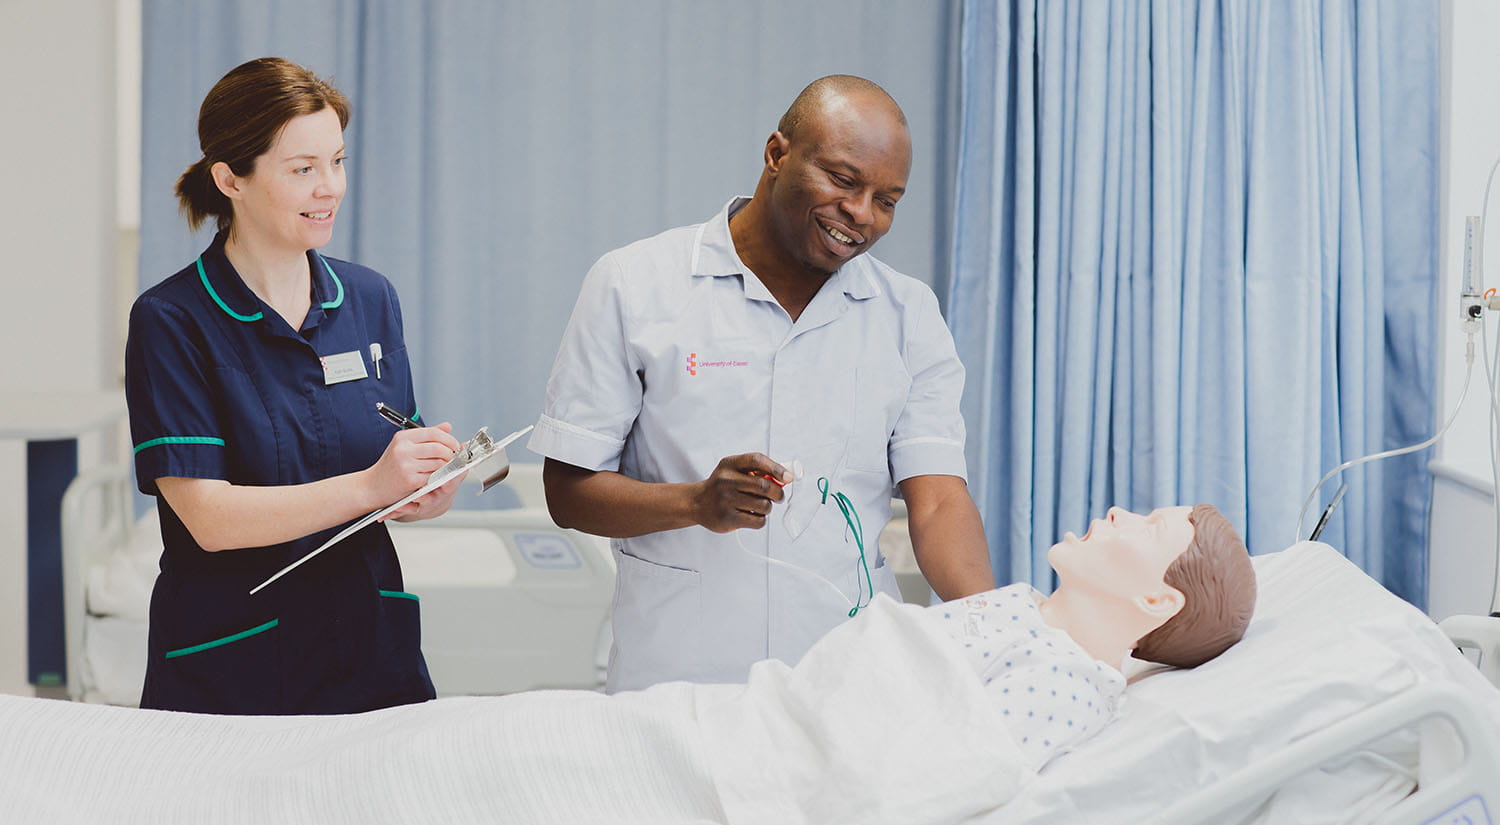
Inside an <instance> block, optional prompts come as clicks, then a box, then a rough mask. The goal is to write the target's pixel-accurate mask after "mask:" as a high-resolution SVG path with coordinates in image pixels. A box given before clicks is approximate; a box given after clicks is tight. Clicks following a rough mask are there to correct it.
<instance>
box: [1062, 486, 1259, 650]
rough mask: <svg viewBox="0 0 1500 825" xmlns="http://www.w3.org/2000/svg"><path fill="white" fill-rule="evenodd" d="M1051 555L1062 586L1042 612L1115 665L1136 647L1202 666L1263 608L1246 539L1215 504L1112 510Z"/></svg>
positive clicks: (1240, 633)
mask: <svg viewBox="0 0 1500 825" xmlns="http://www.w3.org/2000/svg"><path fill="white" fill-rule="evenodd" d="M1048 560H1049V561H1050V562H1051V563H1052V567H1053V568H1054V569H1055V570H1056V571H1057V575H1058V581H1059V584H1058V588H1057V591H1056V592H1055V593H1054V594H1053V595H1052V596H1051V597H1050V598H1048V599H1047V600H1046V602H1044V603H1043V605H1042V611H1043V616H1044V617H1045V618H1046V619H1047V621H1048V622H1049V623H1050V624H1052V625H1054V626H1056V627H1060V628H1061V629H1063V630H1065V631H1067V632H1068V633H1069V635H1071V636H1073V638H1074V639H1076V640H1078V642H1079V644H1081V645H1082V646H1083V647H1084V649H1085V650H1087V651H1088V652H1089V653H1090V654H1091V655H1093V656H1095V657H1096V658H1099V659H1100V660H1102V661H1105V662H1108V663H1110V664H1115V665H1118V664H1119V663H1120V662H1121V661H1122V660H1123V659H1124V655H1125V653H1126V652H1129V651H1131V650H1133V651H1134V655H1135V656H1136V658H1139V659H1145V660H1148V661H1154V662H1160V663H1163V664H1169V665H1173V666H1176V667H1194V666H1196V665H1199V664H1202V663H1203V662H1206V661H1208V660H1210V659H1212V658H1214V657H1215V656H1217V655H1219V654H1220V653H1222V652H1224V651H1225V650H1226V649H1228V648H1229V646H1230V645H1233V644H1234V643H1235V642H1237V641H1239V639H1240V638H1241V637H1242V636H1243V635H1244V632H1245V627H1246V626H1247V625H1248V624H1249V621H1250V615H1251V613H1252V612H1253V611H1254V607H1255V572H1254V570H1253V569H1252V567H1251V564H1250V556H1249V553H1248V551H1247V550H1246V548H1245V545H1244V542H1242V541H1240V538H1239V536H1238V534H1236V533H1235V531H1234V527H1233V525H1231V524H1230V523H1229V520H1228V519H1226V518H1224V516H1223V514H1222V513H1220V512H1219V511H1218V509H1217V508H1215V507H1213V506H1212V505H1208V504H1200V505H1198V506H1197V507H1163V508H1159V509H1157V510H1153V511H1151V512H1150V513H1148V514H1146V515H1144V516H1141V515H1137V514H1135V513H1131V512H1129V511H1127V510H1122V509H1120V508H1111V509H1110V511H1109V513H1108V515H1107V516H1106V517H1105V518H1103V519H1099V520H1096V521H1095V522H1093V524H1092V525H1090V527H1089V531H1088V532H1087V533H1086V534H1084V536H1083V537H1082V538H1079V537H1077V536H1075V535H1073V534H1072V533H1068V534H1066V535H1065V536H1064V537H1063V540H1062V541H1060V542H1058V543H1057V544H1055V545H1053V547H1052V550H1051V552H1050V553H1049V554H1048Z"/></svg>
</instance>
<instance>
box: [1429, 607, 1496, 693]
mask: <svg viewBox="0 0 1500 825" xmlns="http://www.w3.org/2000/svg"><path fill="white" fill-rule="evenodd" d="M1438 627H1439V628H1440V629H1441V630H1442V631H1443V632H1444V633H1446V634H1448V638H1449V639H1452V640H1453V643H1454V644H1456V645H1458V646H1459V647H1460V648H1464V649H1468V650H1477V651H1479V672H1480V673H1482V674H1484V678H1486V679H1489V680H1490V684H1492V685H1494V686H1496V687H1500V618H1496V617H1495V616H1449V617H1448V618H1446V619H1444V620H1442V621H1441V622H1438Z"/></svg>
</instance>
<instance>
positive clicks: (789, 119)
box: [776, 74, 907, 140]
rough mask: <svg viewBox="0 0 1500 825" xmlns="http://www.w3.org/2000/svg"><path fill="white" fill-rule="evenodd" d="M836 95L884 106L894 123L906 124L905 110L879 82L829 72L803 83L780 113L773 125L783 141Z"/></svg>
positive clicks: (793, 136)
mask: <svg viewBox="0 0 1500 825" xmlns="http://www.w3.org/2000/svg"><path fill="white" fill-rule="evenodd" d="M839 98H861V102H874V103H876V104H877V105H882V106H885V107H886V108H888V109H889V111H890V113H891V114H892V115H894V116H895V118H896V120H897V122H899V123H900V124H901V125H902V126H906V125H907V124H906V113H905V112H903V111H901V107H900V106H899V105H897V103H896V100H895V98H893V97H891V96H890V93H888V92H887V91H886V90H885V89H882V88H881V87H880V84H878V83H874V82H872V81H869V80H866V79H864V78H863V77H856V76H854V75H852V74H831V75H828V76H827V77H820V78H818V79H817V80H814V81H813V82H811V83H809V84H807V88H805V89H803V90H802V91H801V93H799V94H798V95H797V99H796V100H793V101H792V105H791V106H789V107H788V108H787V110H786V114H784V115H782V116H781V122H780V123H778V124H777V125H776V130H777V131H778V132H781V134H783V135H785V136H786V139H787V140H793V139H795V137H796V133H797V129H798V127H800V126H801V125H802V124H804V123H806V122H808V121H809V120H812V119H815V118H817V117H818V116H819V115H820V114H821V113H822V112H824V111H825V110H826V109H827V108H828V107H829V105H830V104H831V103H832V102H833V101H834V100H836V99H839Z"/></svg>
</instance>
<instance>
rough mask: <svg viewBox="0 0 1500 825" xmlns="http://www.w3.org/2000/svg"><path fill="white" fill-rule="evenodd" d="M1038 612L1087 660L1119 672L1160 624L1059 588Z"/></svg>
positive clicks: (1133, 610) (1132, 610)
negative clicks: (1076, 645) (1137, 644)
mask: <svg viewBox="0 0 1500 825" xmlns="http://www.w3.org/2000/svg"><path fill="white" fill-rule="evenodd" d="M1037 607H1038V609H1039V610H1040V611H1041V613H1042V619H1043V620H1045V621H1046V622H1047V624H1049V625H1051V626H1053V627H1055V628H1057V629H1059V630H1062V631H1064V632H1065V633H1067V634H1068V635H1069V636H1071V637H1073V640H1074V641H1075V642H1078V646H1079V647H1082V648H1083V649H1084V651H1085V652H1086V653H1088V654H1089V655H1090V656H1092V657H1094V658H1095V659H1098V660H1099V661H1101V662H1103V663H1105V664H1107V665H1109V666H1110V667H1113V668H1115V669H1116V670H1119V669H1121V668H1122V667H1123V666H1124V664H1125V657H1126V655H1128V654H1129V653H1130V651H1131V650H1133V649H1134V648H1135V645H1136V643H1137V642H1139V641H1140V639H1141V637H1142V636H1144V635H1146V634H1147V633H1150V632H1151V631H1152V630H1155V629H1156V627H1157V625H1159V624H1160V623H1159V622H1156V621H1155V620H1153V619H1152V618H1150V617H1147V616H1146V615H1144V614H1142V613H1141V612H1140V611H1139V610H1138V609H1137V608H1135V607H1134V606H1133V605H1129V604H1120V603H1118V602H1105V601H1102V600H1100V599H1098V598H1093V597H1090V596H1087V595H1080V594H1078V593H1074V592H1072V591H1070V590H1068V589H1067V588H1064V587H1059V588H1058V589H1057V591H1056V592H1054V593H1053V594H1052V595H1051V596H1049V597H1047V598H1046V599H1044V600H1042V602H1041V604H1039V605H1038V606H1037Z"/></svg>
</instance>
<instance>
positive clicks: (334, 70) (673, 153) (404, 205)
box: [140, 0, 957, 507]
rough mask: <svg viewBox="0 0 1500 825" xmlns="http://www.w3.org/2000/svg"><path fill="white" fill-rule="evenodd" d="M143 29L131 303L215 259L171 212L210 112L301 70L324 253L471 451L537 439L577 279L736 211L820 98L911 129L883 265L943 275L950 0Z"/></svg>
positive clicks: (432, 411)
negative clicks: (213, 105) (318, 150)
mask: <svg viewBox="0 0 1500 825" xmlns="http://www.w3.org/2000/svg"><path fill="white" fill-rule="evenodd" d="M142 7H143V15H144V17H143V37H144V44H143V45H144V53H143V54H144V58H143V67H142V69H143V81H144V99H143V107H144V112H143V115H144V117H143V135H142V144H143V157H142V169H141V173H142V203H141V253H140V263H141V285H142V287H146V286H150V285H151V284H154V283H156V282H157V281H160V280H161V279H162V278H165V277H166V276H168V275H170V274H171V273H172V272H175V271H177V270H178V269H180V268H182V267H183V266H185V265H186V264H188V263H189V262H191V261H192V260H193V257H194V256H195V255H197V254H198V252H199V251H200V250H202V248H203V247H204V246H206V245H207V243H208V239H209V237H210V234H209V233H199V234H198V235H192V234H190V233H189V232H188V231H187V229H186V227H185V225H184V223H183V221H182V219H181V217H180V216H179V215H178V214H177V204H176V202H175V200H174V199H173V195H172V189H171V186H172V183H173V182H174V181H175V180H176V178H177V176H178V175H180V174H181V173H182V170H183V169H184V168H186V167H187V165H188V164H190V163H192V162H193V161H195V160H196V159H197V158H198V157H199V152H198V146H197V140H196V135H195V131H194V124H195V123H196V116H197V110H198V105H199V103H200V102H201V101H202V99H203V96H204V94H206V93H207V92H208V90H209V88H210V87H211V86H212V84H213V83H214V82H215V81H216V80H217V79H218V78H219V77H220V76H222V75H223V74H224V73H225V72H226V71H228V70H229V69H230V68H232V67H234V66H235V65H237V64H239V63H240V62H242V61H244V60H247V59H250V58H254V57H259V56H262V55H268V54H273V55H280V56H283V57H286V58H288V59H290V60H293V61H296V62H298V63H301V64H303V65H305V66H308V67H309V68H311V69H313V70H314V71H316V72H317V73H319V74H321V75H323V76H325V77H329V78H331V79H332V81H333V82H334V84H335V85H336V86H338V87H339V88H340V89H341V90H342V91H344V92H345V93H346V94H347V95H348V96H349V97H350V100H351V105H352V108H353V117H352V119H351V121H350V124H349V127H348V129H347V130H346V132H345V138H346V141H347V143H348V147H349V158H350V160H349V164H348V169H349V173H348V174H349V188H348V193H347V195H346V197H345V200H344V203H343V205H342V207H341V211H340V216H339V224H338V228H337V229H336V230H335V232H334V239H333V242H332V243H331V244H330V245H329V247H328V249H327V250H326V251H327V253H328V254H330V255H333V256H336V257H341V258H348V259H351V260H354V261H356V262H358V263H361V264H364V265H366V266H370V267H372V268H374V269H376V270H379V271H380V272H382V273H383V274H385V275H386V276H387V277H388V278H390V279H391V281H392V282H393V283H394V284H395V286H396V288H397V291H398V293H399V294H400V297H401V304H402V310H403V313H404V320H405V326H406V339H407V342H408V344H409V346H410V347H411V354H412V361H413V366H414V372H415V379H416V387H417V401H418V404H419V406H420V408H421V410H422V412H423V415H424V418H426V419H427V420H429V421H434V422H437V421H443V420H451V421H452V422H453V425H454V430H455V435H459V436H460V437H467V436H468V435H470V434H472V433H473V432H474V430H475V429H476V428H478V427H479V426H481V425H487V426H489V427H490V428H491V430H492V431H494V432H496V433H497V434H503V433H505V432H509V431H510V430H513V429H516V428H519V427H522V426H524V425H526V424H530V423H534V422H535V421H536V416H537V412H538V411H539V410H540V409H541V406H542V400H543V393H544V390H545V386H546V380H547V375H548V372H549V370H550V368H551V366H552V360H553V357H554V356H555V354H556V352H557V345H558V342H559V340H560V339H561V337H562V331H563V327H564V326H565V325H566V323H567V319H568V314H569V313H570V312H571V310H572V307H573V302H574V300H575V299H576V298H577V295H578V287H579V285H580V284H581V283H582V281H583V276H584V273H585V272H587V271H588V268H589V266H590V265H591V264H592V263H593V262H594V261H595V260H596V259H597V258H598V257H599V256H600V255H602V254H604V253H605V252H607V251H609V250H610V249H613V248H615V247H618V246H623V245H624V244H627V243H630V242H632V241H635V240H638V239H640V238H644V237H649V236H652V235H655V234H656V233H658V232H661V231H663V230H665V229H668V228H670V227H673V226H681V225H684V224H690V223H696V222H699V221H702V220H705V219H707V218H708V217H710V216H711V215H713V214H714V213H715V212H716V211H718V210H719V209H720V208H721V207H722V206H723V205H724V203H725V202H727V201H728V200H729V199H730V198H731V197H733V196H735V195H740V194H748V193H749V192H751V191H752V190H753V189H754V187H755V182H756V179H757V177H758V176H759V174H760V169H761V165H762V161H761V157H762V153H763V151H764V147H765V141H766V138H767V136H769V135H770V134H771V132H772V131H774V130H775V128H776V123H777V121H778V119H779V118H780V117H781V114H782V113H783V112H784V111H785V109H786V107H787V105H788V104H790V103H791V101H792V99H793V98H794V97H795V96H796V95H797V93H798V92H799V91H800V90H801V89H802V88H803V86H805V85H806V84H807V83H809V82H811V81H812V80H814V79H816V78H818V77H820V76H822V75H825V74H833V73H839V72H842V73H852V74H859V75H863V76H865V77H868V78H870V79H872V80H874V81H875V82H877V83H880V84H881V85H883V86H885V87H886V88H887V89H888V90H889V91H890V93H891V94H892V95H893V96H894V97H895V98H896V99H897V100H898V101H900V103H901V104H902V106H903V108H904V109H905V111H906V114H907V117H908V120H909V122H910V124H911V128H912V134H913V145H914V162H913V166H912V171H911V176H910V179H909V184H908V190H909V194H908V195H907V197H905V198H903V199H902V202H901V212H900V219H899V220H898V221H897V222H896V226H895V228H894V231H893V232H892V233H891V234H890V235H889V236H888V237H887V238H885V239H883V240H882V241H881V244H880V248H879V250H878V252H877V254H878V255H879V256H880V257H881V259H882V260H885V261H886V262H887V263H890V264H891V265H892V266H895V267H896V268H897V269H900V270H901V271H903V272H906V273H907V274H910V275H912V276H913V277H916V278H919V279H922V280H924V281H926V282H928V283H932V282H933V280H934V278H935V276H936V272H937V270H938V268H939V267H940V266H942V265H943V263H944V262H945V261H946V256H947V253H948V247H949V244H948V242H947V240H946V237H947V234H948V230H947V226H946V220H947V212H948V210H947V208H946V206H943V207H939V204H940V203H943V204H946V202H947V199H948V198H949V197H950V189H949V187H950V184H951V181H952V179H953V176H952V172H951V169H950V165H951V163H952V150H951V148H950V145H949V143H950V142H949V140H948V134H949V130H948V128H947V123H948V120H949V119H950V118H951V117H952V115H953V109H954V105H953V103H952V101H950V100H949V97H948V92H949V90H950V89H951V87H952V83H953V80H952V77H951V74H952V69H951V68H950V65H949V63H950V52H951V48H952V44H953V42H954V39H955V38H956V36H957V3H956V0H941V2H932V0H879V2H876V3H872V4H871V9H872V10H874V11H876V12H878V13H871V14H850V12H849V10H848V9H847V8H845V7H842V6H836V5H831V4H830V5H824V4H808V3H805V2H801V0H760V1H759V2H755V3H742V2H733V0H700V1H699V2H684V1H683V0H637V2H630V3H619V2H614V0H570V2H567V3H537V2H528V0H430V2H423V3H410V2H404V1H402V0H296V2H293V1H292V0H262V1H261V2H254V3H201V2H194V1H193V0H144V2H143V4H142ZM940 239H941V240H940ZM750 448H751V447H748V446H747V449H750ZM511 456H512V458H513V459H514V460H517V461H535V460H538V459H537V457H536V456H533V455H531V454H529V453H527V452H526V451H525V450H524V449H522V448H515V449H512V450H511ZM503 495H504V490H503V488H502V489H500V490H497V491H496V492H494V493H490V494H487V495H486V496H485V497H484V498H482V499H481V498H475V497H474V496H473V495H468V494H466V495H461V496H460V497H459V499H458V504H457V506H460V507H463V506H476V505H477V506H494V505H495V503H496V502H497V501H498V500H499V497H501V496H503Z"/></svg>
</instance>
